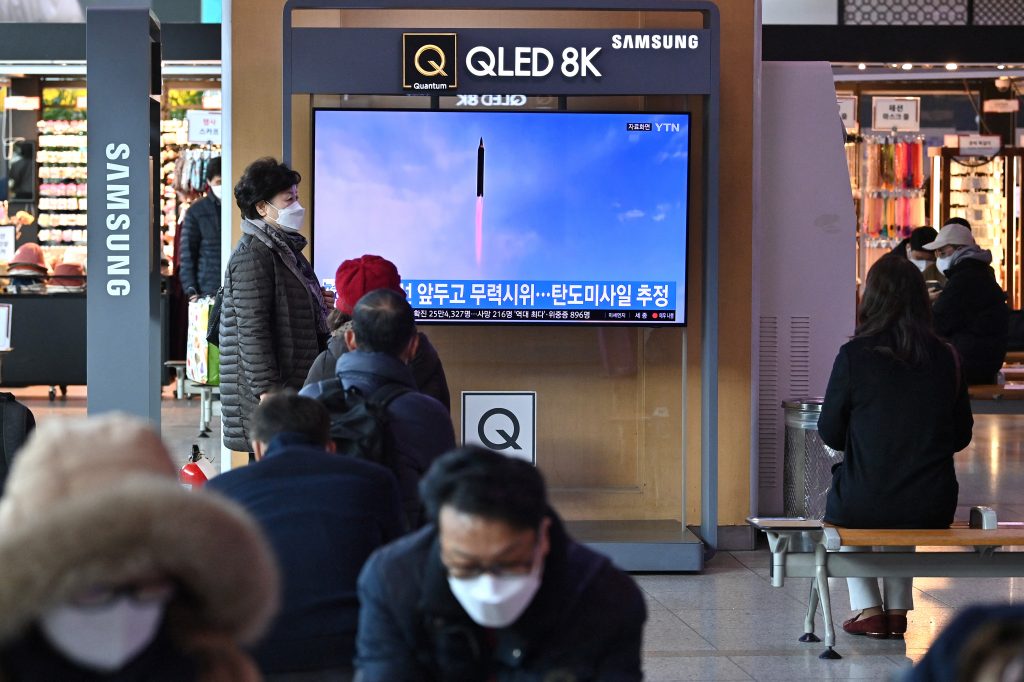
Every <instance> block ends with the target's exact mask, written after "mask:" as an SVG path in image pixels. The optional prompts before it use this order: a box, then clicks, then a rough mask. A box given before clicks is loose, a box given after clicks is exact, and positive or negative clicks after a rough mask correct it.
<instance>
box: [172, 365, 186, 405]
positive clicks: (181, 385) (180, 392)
mask: <svg viewBox="0 0 1024 682" xmlns="http://www.w3.org/2000/svg"><path fill="white" fill-rule="evenodd" d="M174 388H175V390H176V392H177V393H176V396H177V399H178V400H181V399H182V398H184V397H185V372H184V370H182V369H181V368H179V367H175V368H174Z"/></svg>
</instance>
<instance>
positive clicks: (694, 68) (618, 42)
mask: <svg viewBox="0 0 1024 682" xmlns="http://www.w3.org/2000/svg"><path fill="white" fill-rule="evenodd" d="M342 33H343V36H344V39H343V40H338V32H337V29H323V28H297V29H293V31H292V41H291V50H292V52H293V59H294V61H295V63H299V64H359V67H360V68H358V69H336V70H333V71H331V72H328V73H323V72H321V73H308V72H307V71H305V70H298V71H295V72H293V83H292V85H291V89H292V91H293V92H325V91H327V90H329V91H331V92H343V93H347V94H387V93H388V92H391V93H396V94H397V93H405V94H423V95H444V94H450V95H457V94H466V95H491V96H494V95H506V94H507V95H550V94H552V93H557V94H559V95H566V96H568V95H576V94H580V95H582V94H593V93H594V90H595V88H596V87H599V89H600V92H601V93H602V94H607V95H616V94H628V95H645V94H664V93H667V92H686V93H692V94H707V93H709V92H710V91H711V54H712V49H711V48H712V45H711V31H710V30H709V29H692V30H683V29H676V30H662V31H651V30H633V31H627V30H623V29H533V30H531V29H507V30H505V29H465V30H459V31H452V30H447V31H445V30H440V31H437V32H434V33H422V32H413V31H401V30H397V29H349V30H345V31H343V32H342ZM388 84H391V85H390V88H389V86H388Z"/></svg>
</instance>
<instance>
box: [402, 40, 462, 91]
mask: <svg viewBox="0 0 1024 682" xmlns="http://www.w3.org/2000/svg"><path fill="white" fill-rule="evenodd" d="M402 87H403V88H406V89H408V90H454V89H455V88H456V87H458V51H457V47H456V36H455V34H454V33H403V34H402Z"/></svg>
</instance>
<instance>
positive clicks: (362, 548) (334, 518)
mask: <svg viewBox="0 0 1024 682" xmlns="http://www.w3.org/2000/svg"><path fill="white" fill-rule="evenodd" d="M329 427H330V420H329V418H328V415H327V411H326V410H325V409H324V408H323V406H322V405H320V403H318V402H317V401H315V400H312V399H310V398H303V397H300V396H298V395H295V394H294V393H290V392H285V393H275V394H271V395H270V396H268V397H267V398H266V399H264V400H263V402H262V403H260V406H259V407H257V408H256V411H255V413H254V414H253V425H252V434H253V447H254V448H255V451H256V453H255V454H256V459H257V461H256V463H255V464H252V465H250V466H247V467H242V468H241V469H235V470H234V471H230V472H228V473H226V474H223V475H222V476H217V477H216V478H214V479H212V480H211V481H210V482H209V483H208V484H207V486H206V487H207V489H209V490H215V491H217V492H219V493H221V494H223V495H225V496H227V497H229V498H231V499H233V500H234V501H236V502H238V503H239V504H241V505H242V506H243V507H245V508H246V509H247V510H248V511H249V512H250V513H251V514H252V515H253V517H254V518H255V519H256V521H257V522H258V523H259V524H260V526H261V527H262V529H263V531H264V533H265V534H266V536H267V539H268V540H269V541H270V545H271V547H273V549H274V551H275V553H276V555H277V560H278V565H279V566H280V568H281V576H282V578H283V587H284V589H283V594H282V604H281V610H280V611H279V612H278V615H277V618H276V620H274V622H273V624H272V626H271V629H270V631H269V632H268V633H267V635H266V636H265V637H264V639H263V640H262V641H261V642H260V644H259V646H258V647H257V648H256V650H255V656H256V660H257V662H258V663H259V664H260V668H261V669H262V671H263V672H264V673H265V674H266V679H267V680H268V681H271V682H272V681H273V680H274V679H275V678H274V674H284V673H298V672H310V673H312V672H313V671H318V672H319V674H320V675H321V677H318V678H317V679H321V678H322V679H331V680H346V679H350V678H351V675H352V669H351V668H352V657H353V655H354V654H355V636H356V625H357V620H358V615H359V603H358V601H357V599H356V577H357V576H358V575H359V570H360V569H361V568H362V566H363V563H364V562H365V561H366V558H367V557H368V556H369V555H370V553H371V552H373V551H374V550H375V549H377V548H378V547H380V546H381V545H383V544H385V543H387V542H390V541H391V540H393V539H395V538H397V537H399V536H400V535H401V534H402V532H403V530H404V519H403V517H402V506H401V501H400V499H399V495H398V485H397V483H396V482H395V477H394V476H393V475H392V474H391V472H389V471H387V470H386V469H385V468H384V467H381V466H378V465H376V464H373V463H371V462H365V461H363V460H359V459H356V458H354V457H344V456H342V455H336V454H333V453H331V452H328V449H329V447H330V446H328V444H330V445H333V443H331V441H330V437H329V435H328V430H329ZM325 448H326V449H325ZM288 679H291V678H288Z"/></svg>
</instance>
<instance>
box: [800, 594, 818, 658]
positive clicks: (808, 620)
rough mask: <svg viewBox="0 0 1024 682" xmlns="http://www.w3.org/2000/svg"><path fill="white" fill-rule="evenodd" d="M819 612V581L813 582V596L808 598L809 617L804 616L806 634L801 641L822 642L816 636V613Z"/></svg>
mask: <svg viewBox="0 0 1024 682" xmlns="http://www.w3.org/2000/svg"><path fill="white" fill-rule="evenodd" d="M817 610H818V581H817V579H815V580H812V581H811V594H810V596H809V597H808V598H807V615H806V616H804V634H803V635H802V636H801V637H800V641H801V642H804V643H807V642H820V641H821V639H820V638H819V637H818V636H817V635H816V634H814V612H815V611H817Z"/></svg>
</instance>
